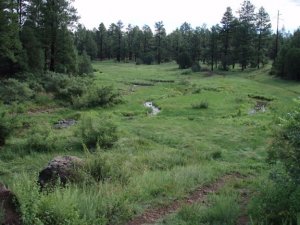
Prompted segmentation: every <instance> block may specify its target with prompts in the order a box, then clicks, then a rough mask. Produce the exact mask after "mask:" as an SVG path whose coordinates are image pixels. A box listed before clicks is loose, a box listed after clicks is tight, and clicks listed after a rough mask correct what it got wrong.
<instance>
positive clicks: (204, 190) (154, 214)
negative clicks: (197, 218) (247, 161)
mask: <svg viewBox="0 0 300 225" xmlns="http://www.w3.org/2000/svg"><path fill="white" fill-rule="evenodd" d="M242 177H243V176H242V175H241V174H239V173H232V174H227V175H225V176H223V177H221V178H219V179H217V180H216V181H215V182H213V183H212V184H208V185H205V186H203V187H199V188H197V189H196V190H195V191H193V192H192V193H191V194H190V195H189V196H188V197H186V198H185V199H183V200H175V201H173V202H172V203H170V204H169V205H166V206H163V207H158V208H152V209H147V210H146V211H145V212H144V213H143V214H141V215H139V216H137V217H135V218H133V219H132V220H131V221H129V222H128V223H127V224H126V225H143V224H154V223H156V222H158V221H159V220H160V219H162V218H164V217H165V216H167V215H169V214H171V213H174V212H176V211H178V210H179V209H180V208H181V207H182V206H184V205H191V204H194V203H197V202H204V201H205V200H206V197H207V196H208V195H209V194H211V193H215V192H218V191H219V190H220V189H221V188H222V187H224V185H225V184H226V183H227V182H229V181H231V180H233V179H237V178H242Z"/></svg>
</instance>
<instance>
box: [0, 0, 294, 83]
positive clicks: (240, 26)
mask: <svg viewBox="0 0 300 225" xmlns="http://www.w3.org/2000/svg"><path fill="white" fill-rule="evenodd" d="M0 8H1V11H0V19H1V20H0V31H1V33H0V49H1V52H0V73H1V74H4V75H12V74H14V73H17V72H20V71H45V70H50V71H55V72H61V73H69V74H76V73H87V72H88V71H90V70H91V67H90V65H89V58H91V59H92V60H95V59H99V60H104V59H115V60H116V61H118V62H121V61H135V62H136V63H138V64H141V63H143V64H152V63H157V64H160V63H163V62H168V61H172V60H176V61H177V63H178V64H179V67H180V68H189V67H191V66H192V65H193V64H198V63H199V62H201V63H203V64H208V65H210V68H211V70H214V69H216V68H218V69H222V70H229V69H230V68H235V66H236V65H239V66H240V68H241V69H242V70H245V69H246V68H249V67H252V68H260V67H261V66H264V65H265V64H266V63H267V62H268V60H269V59H272V60H275V59H276V58H277V60H275V63H274V67H273V73H275V74H277V75H279V76H282V77H285V78H289V79H300V78H299V74H297V73H296V75H295V72H293V71H294V70H295V69H297V68H293V71H287V70H289V69H290V68H291V67H295V66H293V65H294V63H290V62H291V60H286V59H285V58H286V57H290V58H291V57H292V58H293V60H294V61H295V60H296V61H297V59H295V57H296V56H298V54H299V49H298V50H297V49H296V50H293V52H289V51H288V50H287V49H290V48H292V47H291V46H294V44H292V43H295V42H297V41H293V40H298V39H299V37H298V36H299V35H298V36H297V32H295V35H293V36H292V35H289V36H288V35H286V36H284V35H283V34H274V33H272V30H271V23H270V16H269V14H268V13H267V12H266V10H265V9H264V8H263V7H261V8H259V9H258V10H256V8H255V6H254V5H253V4H252V3H251V2H250V1H249V0H244V1H243V2H242V4H241V7H240V9H239V10H238V13H237V16H235V15H234V14H233V11H232V9H231V8H230V7H228V8H227V9H226V11H225V12H224V15H223V17H222V18H221V20H220V24H217V25H214V26H212V27H211V28H208V27H207V26H206V25H202V26H198V27H196V28H193V27H191V25H190V24H189V23H188V22H184V23H183V24H182V25H181V26H180V27H179V28H177V29H176V30H174V31H173V32H171V33H170V34H167V33H166V30H165V27H164V24H163V21H158V22H156V23H155V30H154V31H152V30H151V28H150V27H149V26H148V25H144V26H143V27H142V28H140V27H138V26H133V25H131V24H129V25H128V26H127V27H126V28H125V26H124V24H123V22H122V21H121V20H120V21H118V22H117V23H112V24H111V25H110V26H109V27H108V28H106V27H105V25H104V24H103V23H100V25H99V27H98V28H97V29H96V28H94V29H93V30H88V29H86V28H85V27H84V26H83V25H81V24H79V25H78V26H75V25H76V24H77V23H76V22H77V20H78V16H77V13H76V9H75V8H74V7H73V6H72V1H71V0H59V1H57V0H2V1H1V3H0ZM281 46H282V48H280V49H282V51H280V53H279V54H278V49H279V47H281ZM297 46H298V45H297V44H296V48H299V46H298V47H297ZM293 48H294V47H293ZM283 51H285V52H286V54H284V53H282V52H283ZM287 53H288V54H287ZM277 55H279V56H278V57H277ZM298 58H299V57H298ZM293 60H292V62H294V61H293ZM290 64H292V65H290ZM297 65H299V63H298V64H297Z"/></svg>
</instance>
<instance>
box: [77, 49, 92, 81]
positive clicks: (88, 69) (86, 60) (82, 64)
mask: <svg viewBox="0 0 300 225" xmlns="http://www.w3.org/2000/svg"><path fill="white" fill-rule="evenodd" d="M78 73H79V75H83V74H91V73H93V67H92V64H91V59H90V57H89V56H88V55H87V53H86V51H83V53H82V55H80V56H79V57H78Z"/></svg>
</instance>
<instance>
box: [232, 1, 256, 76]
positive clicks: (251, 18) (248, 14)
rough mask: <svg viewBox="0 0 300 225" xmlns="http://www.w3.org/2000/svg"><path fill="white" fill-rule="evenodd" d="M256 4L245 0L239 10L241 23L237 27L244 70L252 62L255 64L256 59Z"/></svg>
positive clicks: (239, 56)
mask: <svg viewBox="0 0 300 225" xmlns="http://www.w3.org/2000/svg"><path fill="white" fill-rule="evenodd" d="M254 11H255V6H254V5H253V4H252V3H251V2H250V1H249V0H244V2H243V3H242V7H241V9H240V11H239V24H238V27H237V34H236V35H237V37H238V42H237V44H238V58H239V63H240V65H241V67H242V70H244V69H246V67H247V66H248V65H250V64H255V63H256V62H255V60H254V38H255V34H256V32H255V12H254Z"/></svg>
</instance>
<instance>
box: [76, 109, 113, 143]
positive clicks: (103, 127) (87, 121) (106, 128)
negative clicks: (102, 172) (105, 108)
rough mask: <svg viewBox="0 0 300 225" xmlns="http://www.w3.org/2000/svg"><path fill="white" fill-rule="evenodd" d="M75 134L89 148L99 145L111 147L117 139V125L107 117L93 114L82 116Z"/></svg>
mask: <svg viewBox="0 0 300 225" xmlns="http://www.w3.org/2000/svg"><path fill="white" fill-rule="evenodd" d="M77 136H79V137H80V138H81V140H82V143H83V144H85V145H86V146H88V147H89V148H95V147H97V145H98V146H100V147H101V148H111V147H112V146H113V144H114V143H115V142H116V141H117V140H118V136H117V127H116V125H114V124H113V123H112V122H111V120H110V119H108V118H98V117H96V116H93V115H91V114H90V115H87V116H84V117H82V119H81V122H80V124H79V127H78V130H77Z"/></svg>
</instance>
